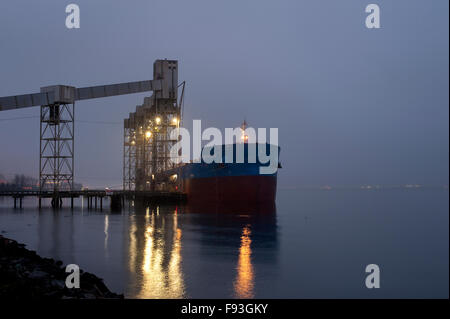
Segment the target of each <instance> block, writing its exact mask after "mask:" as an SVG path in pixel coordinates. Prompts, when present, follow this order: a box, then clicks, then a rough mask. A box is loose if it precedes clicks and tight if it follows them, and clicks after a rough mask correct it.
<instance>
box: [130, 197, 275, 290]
mask: <svg viewBox="0 0 450 319" xmlns="http://www.w3.org/2000/svg"><path fill="white" fill-rule="evenodd" d="M134 204H135V205H134V206H133V207H130V209H131V210H130V216H129V218H128V220H129V222H130V224H129V225H127V226H125V227H126V230H127V232H128V235H127V236H126V238H125V240H126V241H127V242H126V243H125V245H124V246H125V249H128V250H129V251H128V252H127V251H125V252H124V253H125V254H124V255H125V256H126V257H125V258H127V257H128V262H127V268H128V270H129V271H128V274H129V278H128V280H127V289H126V291H125V294H126V295H127V296H128V297H133V298H186V297H190V296H194V297H196V296H200V297H214V296H212V295H210V294H209V289H211V287H212V285H220V286H223V287H224V289H226V290H229V291H230V295H229V296H230V297H236V298H253V297H255V286H256V283H255V272H257V271H256V269H257V267H255V262H256V263H258V262H260V263H261V262H262V263H263V264H264V263H269V264H272V265H273V263H274V260H275V259H276V253H277V249H276V218H275V207H274V206H273V207H267V206H266V207H242V206H240V207H229V206H227V207H224V206H221V207H220V208H218V207H198V206H196V207H192V206H186V207H177V206H170V205H164V206H155V205H148V206H147V205H143V204H140V203H138V202H136V203H134ZM186 236H187V237H186ZM184 247H189V249H188V250H186V249H185V248H184ZM255 252H256V253H255ZM258 258H259V260H258ZM214 264H217V265H218V267H220V268H221V270H220V274H218V273H217V272H218V269H216V268H215V266H214ZM211 280H213V281H214V282H211ZM221 281H222V282H221ZM188 282H189V283H190V284H191V285H189V286H188V284H187V283H188ZM227 286H228V287H229V288H227ZM215 291H217V290H215Z"/></svg>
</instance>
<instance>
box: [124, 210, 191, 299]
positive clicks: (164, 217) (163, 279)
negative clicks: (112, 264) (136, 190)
mask: <svg viewBox="0 0 450 319" xmlns="http://www.w3.org/2000/svg"><path fill="white" fill-rule="evenodd" d="M160 210H162V212H160ZM142 212H145V213H144V214H143V215H142ZM130 222H131V225H130V227H129V229H130V232H129V246H128V247H129V254H128V255H129V266H128V267H129V274H130V276H131V278H130V280H129V285H128V287H129V291H128V294H130V295H132V296H134V297H136V298H183V297H185V285H184V279H183V272H182V269H181V262H182V257H181V239H182V231H181V229H180V227H179V226H178V213H177V210H176V208H174V207H159V206H157V207H140V206H139V205H136V206H135V211H134V212H133V213H132V215H131V216H130Z"/></svg>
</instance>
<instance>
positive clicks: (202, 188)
mask: <svg viewBox="0 0 450 319" xmlns="http://www.w3.org/2000/svg"><path fill="white" fill-rule="evenodd" d="M245 125H246V123H245V122H244V124H243V126H244V129H245ZM243 139H244V141H243V142H242V143H234V144H224V145H220V146H216V147H219V148H221V154H222V160H221V161H220V163H216V162H213V163H206V162H205V161H204V159H203V157H202V159H201V161H200V162H198V163H186V164H183V165H181V166H179V167H177V168H174V169H171V170H169V171H167V172H166V173H167V174H169V175H170V176H173V179H176V185H177V186H176V187H177V190H178V191H181V192H183V193H185V194H186V195H187V201H188V203H189V204H191V205H195V204H199V203H202V204H204V203H207V202H210V203H216V204H230V203H234V204H236V203H243V204H264V205H271V204H273V203H275V199H276V192H277V173H278V168H281V164H280V163H279V162H278V159H279V153H280V148H279V146H277V145H272V144H269V143H248V142H247V139H246V136H243ZM239 147H241V150H242V147H243V150H244V152H243V154H244V158H243V161H241V162H238V161H237V159H236V156H237V152H238V149H239ZM261 148H262V150H261V152H265V154H266V155H269V154H270V152H273V153H272V154H274V152H277V163H276V169H275V172H274V173H271V174H263V173H261V168H263V167H265V166H268V165H269V163H262V162H261V161H260V160H259V156H256V161H255V160H249V159H250V158H252V157H251V156H250V157H249V150H251V151H253V150H254V151H256V152H255V153H256V154H258V153H259V151H260V149H261ZM211 149H212V147H208V148H203V149H202V154H203V152H211ZM230 150H232V151H233V152H232V154H233V161H232V162H230V163H227V161H226V156H225V154H226V152H227V151H230Z"/></svg>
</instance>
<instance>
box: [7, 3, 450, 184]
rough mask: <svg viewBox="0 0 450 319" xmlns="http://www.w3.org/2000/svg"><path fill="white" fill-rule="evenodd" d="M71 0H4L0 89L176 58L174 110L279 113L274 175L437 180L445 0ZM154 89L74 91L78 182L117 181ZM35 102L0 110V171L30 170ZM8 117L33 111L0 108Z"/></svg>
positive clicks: (137, 73) (445, 99)
mask: <svg viewBox="0 0 450 319" xmlns="http://www.w3.org/2000/svg"><path fill="white" fill-rule="evenodd" d="M71 2H73V3H76V4H78V5H79V6H80V10H81V28H80V29H72V30H69V29H67V28H66V27H65V19H66V15H67V14H66V13H65V6H66V5H67V4H69V3H71ZM71 2H69V1H67V2H66V1H60V0H54V1H43V0H41V1H21V0H20V1H19V0H15V1H1V2H0V46H1V47H0V49H1V50H0V52H1V53H0V83H1V86H0V96H7V95H15V94H25V93H34V92H38V91H39V88H40V87H41V86H45V85H53V84H67V85H73V86H77V87H82V86H90V85H101V84H110V83H118V82H127V81H138V80H148V79H152V67H153V61H154V60H155V59H158V58H168V59H178V60H179V69H180V72H179V79H180V80H186V81H187V86H186V100H185V102H186V104H185V119H184V121H185V123H192V120H193V119H201V120H202V124H203V127H208V126H214V127H218V128H221V129H222V128H225V127H236V126H239V125H240V124H241V122H242V121H243V119H244V117H245V118H246V120H247V122H248V123H249V125H250V126H253V127H278V128H279V136H280V141H279V143H280V146H281V162H282V165H283V169H282V170H281V171H280V172H279V185H280V187H295V186H307V185H308V186H309V185H326V184H328V185H360V184H383V185H390V184H433V185H442V184H448V176H449V170H448V160H449V148H448V143H449V140H448V136H449V135H448V133H449V126H448V116H449V114H448V113H449V109H448V103H449V94H448V85H449V83H448V76H449V74H448V70H449V64H448V63H449V62H448V61H449V60H448V55H449V52H448V47H449V43H448V9H449V8H448V1H447V0H433V1H426V0H422V1H410V0H408V1H406V0H405V1H385V0H383V1H379V0H378V1H375V0H374V1H372V0H365V1H359V0H354V1H335V0H333V1H315V0H306V1H300V0H292V1H278V0H277V1H273V0H272V1H262V0H258V1H256V0H255V1H242V0H241V1H229V0H227V1H224V0H220V1H211V0H203V1H198V0H188V1H186V0H184V1H168V0H158V1H154V0H152V1H144V0H143V1H138V0H132V1H88V0H73V1H71ZM369 3H377V4H379V5H380V8H381V29H378V30H375V29H370V30H369V29H367V28H366V27H365V24H364V21H365V17H366V15H367V14H366V13H365V11H364V9H365V7H366V5H367V4H369ZM149 94H150V93H147V94H134V95H127V96H120V97H111V98H105V99H97V100H88V101H82V102H79V103H77V104H76V106H75V107H76V119H77V120H79V121H80V122H76V127H75V153H76V156H75V163H76V164H75V180H76V182H82V183H84V184H86V185H88V186H91V187H100V186H116V187H118V186H120V185H121V183H122V143H123V127H122V122H123V118H125V117H127V116H128V113H129V112H132V111H134V109H135V106H136V105H138V104H142V102H143V98H144V96H148V95H149ZM38 115H39V108H38V107H34V108H28V109H23V110H15V111H5V112H0V173H1V174H4V175H6V176H7V177H10V176H11V175H12V174H14V173H24V174H27V175H31V176H35V177H37V176H38V166H39V161H38V159H39V119H38ZM16 117H32V118H27V119H21V120H10V121H4V120H1V119H7V118H16ZM83 121H100V122H107V123H102V124H93V123H86V122H83ZM187 126H188V127H189V125H187Z"/></svg>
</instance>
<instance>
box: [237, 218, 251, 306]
mask: <svg viewBox="0 0 450 319" xmlns="http://www.w3.org/2000/svg"><path fill="white" fill-rule="evenodd" d="M250 235H251V230H250V226H249V225H247V226H245V227H244V229H243V230H242V235H241V247H240V248H239V260H238V265H237V278H236V280H235V282H234V291H235V295H236V297H237V298H253V296H254V293H253V288H254V272H253V265H252V259H251V255H252V249H251V243H252V240H251V239H250Z"/></svg>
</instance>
